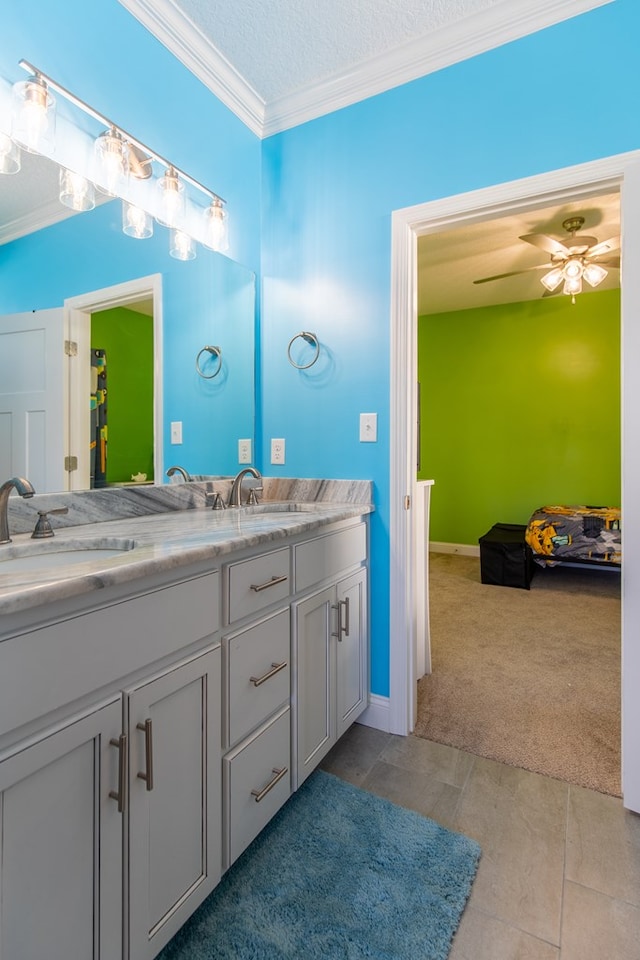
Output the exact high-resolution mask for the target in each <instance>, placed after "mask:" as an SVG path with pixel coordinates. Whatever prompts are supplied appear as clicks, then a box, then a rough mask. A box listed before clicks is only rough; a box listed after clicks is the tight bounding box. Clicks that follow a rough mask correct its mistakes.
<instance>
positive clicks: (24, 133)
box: [11, 66, 56, 154]
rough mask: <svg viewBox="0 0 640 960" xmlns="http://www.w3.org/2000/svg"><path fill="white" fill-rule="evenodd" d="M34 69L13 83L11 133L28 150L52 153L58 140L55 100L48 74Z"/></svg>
mask: <svg viewBox="0 0 640 960" xmlns="http://www.w3.org/2000/svg"><path fill="white" fill-rule="evenodd" d="M28 69H30V70H31V71H32V74H31V76H30V77H28V78H27V79H26V80H20V81H19V82H18V83H14V85H13V117H12V129H11V136H12V138H13V140H15V142H16V143H18V144H20V146H21V147H24V149H25V150H27V151H28V152H29V153H44V154H47V153H51V152H52V151H53V148H54V144H55V128H56V110H55V107H56V102H55V100H54V98H53V97H52V95H51V93H50V92H49V86H48V83H47V78H45V77H44V76H43V75H42V74H41V73H39V71H37V70H34V69H33V67H31V66H29V67H28Z"/></svg>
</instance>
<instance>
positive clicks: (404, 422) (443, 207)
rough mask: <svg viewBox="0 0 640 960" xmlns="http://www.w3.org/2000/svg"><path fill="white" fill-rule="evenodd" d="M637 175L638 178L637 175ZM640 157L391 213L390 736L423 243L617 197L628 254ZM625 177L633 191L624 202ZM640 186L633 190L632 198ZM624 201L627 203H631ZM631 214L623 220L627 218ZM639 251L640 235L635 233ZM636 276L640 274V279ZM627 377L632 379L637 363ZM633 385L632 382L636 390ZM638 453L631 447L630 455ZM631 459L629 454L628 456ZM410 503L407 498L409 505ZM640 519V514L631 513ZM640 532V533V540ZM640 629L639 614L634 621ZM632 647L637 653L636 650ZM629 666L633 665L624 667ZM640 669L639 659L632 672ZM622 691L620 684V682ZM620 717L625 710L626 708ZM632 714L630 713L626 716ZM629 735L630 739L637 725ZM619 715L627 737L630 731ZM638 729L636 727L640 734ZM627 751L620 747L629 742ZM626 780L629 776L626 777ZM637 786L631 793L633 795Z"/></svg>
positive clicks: (629, 294)
mask: <svg viewBox="0 0 640 960" xmlns="http://www.w3.org/2000/svg"><path fill="white" fill-rule="evenodd" d="M634 170H635V174H634ZM638 171H640V150H639V151H632V152H629V153H624V154H618V155H616V156H613V157H607V158H605V159H602V160H596V161H593V162H590V163H585V164H580V165H577V166H573V167H565V168H562V169H560V170H554V171H551V172H549V173H544V174H540V175H537V176H533V177H527V178H525V179H522V180H514V181H511V182H510V183H504V184H498V185H496V186H492V187H487V188H484V189H481V190H475V191H471V192H469V193H462V194H457V195H455V196H451V197H445V198H443V199H440V200H434V201H430V202H427V203H423V204H417V205H416V206H412V207H405V208H404V209H400V210H395V211H393V213H392V223H391V344H390V423H391V427H390V531H389V532H390V583H389V586H390V616H389V644H390V676H389V687H390V697H389V716H388V720H389V730H390V731H391V732H392V733H396V734H400V735H403V736H406V735H407V734H409V733H410V732H411V731H412V730H413V727H414V723H415V718H416V711H417V687H416V681H417V677H416V672H415V662H416V637H415V610H416V605H417V596H418V591H417V584H416V582H415V580H416V576H415V573H416V571H415V565H414V560H413V558H414V557H415V537H416V530H415V519H414V515H413V511H412V510H411V509H410V508H407V503H409V504H411V503H415V497H416V493H417V478H416V470H415V464H416V462H417V461H416V456H417V438H416V435H415V430H414V429H413V425H414V424H415V423H416V417H417V331H418V310H417V291H418V263H417V248H418V237H420V236H423V235H425V234H429V233H437V232H439V231H442V230H445V229H447V228H452V227H454V226H460V225H462V224H465V223H466V224H469V223H474V222H479V221H482V220H492V219H495V218H496V217H500V216H505V215H507V214H509V213H515V212H523V211H526V210H535V209H537V208H542V207H546V206H551V205H553V204H561V203H563V202H565V201H567V200H577V199H583V198H584V199H588V198H589V197H593V196H597V195H598V194H602V193H605V192H613V191H615V190H620V192H621V219H622V222H623V230H624V237H625V242H624V248H626V247H627V243H628V242H629V241H633V246H634V249H638V250H639V252H640V248H636V247H635V243H636V236H635V234H636V230H635V227H634V226H633V223H634V217H633V210H632V209H631V207H632V203H631V200H632V198H633V195H634V194H635V197H636V199H637V198H638V197H639V196H640V173H638ZM625 175H627V177H628V181H629V184H628V185H629V189H628V191H626V192H625V189H624V188H625ZM636 181H637V189H636ZM626 196H628V200H627V201H625V197H626ZM627 210H628V214H627V215H626V216H625V214H626V213H627ZM637 233H638V238H637V240H638V243H640V227H639V228H638V231H637ZM624 248H623V269H624V264H625V262H629V261H630V259H631V252H630V251H629V253H628V255H627V257H626V258H625V254H624ZM636 272H638V271H637V269H636ZM627 273H628V279H629V285H628V289H625V294H626V296H625V295H624V294H623V299H622V330H623V334H624V331H625V321H626V325H627V328H628V329H627V331H626V333H627V336H626V338H625V350H623V351H622V358H621V362H622V368H623V384H624V387H623V401H622V407H623V409H622V414H623V438H622V447H623V454H624V451H625V443H624V438H625V437H629V438H631V430H630V422H631V420H632V418H633V416H634V413H633V411H634V410H635V408H636V406H640V386H639V387H638V388H635V387H634V382H635V381H637V379H638V378H637V375H636V376H635V377H631V376H628V377H626V378H625V377H624V360H625V351H626V355H627V356H628V357H631V353H632V352H631V349H630V347H631V345H632V343H633V344H634V345H635V342H636V340H638V339H639V337H640V335H639V334H636V333H635V330H636V328H637V327H638V326H640V325H638V324H634V323H633V319H634V315H636V314H638V312H639V308H640V280H638V281H636V279H635V277H634V275H633V274H634V270H633V267H632V265H631V264H630V267H629V269H628V271H627ZM628 363H629V373H631V372H632V371H631V360H630V359H629V360H628ZM631 381H633V382H631ZM630 446H632V444H630V443H629V444H627V448H628V447H630ZM627 453H629V451H628V450H627ZM637 460H638V458H636V457H634V458H633V460H632V459H631V457H630V456H629V457H627V456H624V455H623V476H622V503H623V509H625V510H626V505H627V502H629V505H630V506H631V503H632V495H633V483H634V481H635V485H636V488H637V486H638V484H640V462H637ZM407 498H409V499H408V500H407ZM634 509H635V506H634ZM627 520H629V521H630V522H631V523H632V524H633V529H634V530H635V526H636V525H638V526H639V527H640V518H639V520H638V523H637V524H636V520H635V516H633V515H631V513H630V511H629V516H628V517H627V518H626V519H625V529H626V531H627V536H626V537H625V564H624V566H623V593H622V618H623V637H622V642H623V652H625V639H626V641H627V642H626V646H627V647H631V649H633V647H632V644H633V643H634V640H633V639H632V637H631V629H630V617H628V616H625V614H627V613H631V606H630V599H629V595H630V594H631V591H630V590H629V591H625V589H624V586H625V571H627V572H628V570H629V569H633V568H634V567H635V563H636V561H635V558H634V555H635V554H637V555H638V562H640V541H639V540H638V539H637V538H635V543H634V542H633V540H632V537H631V536H629V532H630V528H629V525H628V524H627ZM639 532H640V530H639ZM635 619H636V622H637V623H638V624H640V607H639V610H638V616H637V617H636V618H635ZM635 643H636V645H637V646H639V647H640V644H638V643H637V641H635ZM627 659H628V658H627ZM636 661H637V663H638V667H639V668H640V652H639V653H638V654H637V655H635V656H634V658H633V662H634V663H636ZM623 684H624V677H623ZM623 707H624V704H623ZM629 709H631V706H630V707H629ZM638 712H639V714H640V708H639V709H638ZM634 719H636V720H640V717H638V718H634ZM626 720H627V721H628V722H627V724H626V727H627V729H631V718H630V717H628V716H627V717H626ZM624 721H625V714H624V712H623V730H624V727H625V724H624ZM637 725H638V724H637V723H636V727H637ZM623 745H624V738H623ZM637 765H638V770H637V771H634V770H633V766H632V758H631V756H630V755H627V756H625V752H624V749H623V786H625V784H628V785H630V786H629V788H630V790H631V794H632V795H630V796H629V801H630V802H629V803H627V793H626V792H625V805H627V806H631V808H632V809H636V810H639V809H640V758H638V761H637ZM625 774H627V776H625ZM631 785H633V786H631Z"/></svg>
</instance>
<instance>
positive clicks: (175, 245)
mask: <svg viewBox="0 0 640 960" xmlns="http://www.w3.org/2000/svg"><path fill="white" fill-rule="evenodd" d="M169 253H170V255H171V256H172V257H173V258H174V259H175V260H195V258H196V244H195V241H194V239H193V237H191V236H189V234H188V233H185V232H184V230H175V229H174V230H171V232H170V240H169Z"/></svg>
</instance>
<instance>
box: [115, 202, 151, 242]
mask: <svg viewBox="0 0 640 960" xmlns="http://www.w3.org/2000/svg"><path fill="white" fill-rule="evenodd" d="M122 231H123V233H126V235H127V236H128V237H135V239H136V240H146V239H147V237H151V236H152V235H153V217H152V216H151V214H150V213H147V211H146V210H143V209H142V207H137V206H136V205H135V203H128V202H127V201H126V200H123V201H122Z"/></svg>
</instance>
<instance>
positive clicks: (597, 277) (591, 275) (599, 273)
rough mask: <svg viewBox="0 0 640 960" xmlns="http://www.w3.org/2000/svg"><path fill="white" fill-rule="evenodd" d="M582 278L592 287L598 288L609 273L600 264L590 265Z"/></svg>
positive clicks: (585, 269)
mask: <svg viewBox="0 0 640 960" xmlns="http://www.w3.org/2000/svg"><path fill="white" fill-rule="evenodd" d="M582 276H583V277H584V279H585V280H586V281H587V283H588V284H589V285H590V286H592V287H597V286H598V284H599V283H602V281H603V280H604V278H605V277H606V276H608V271H607V270H605V269H604V267H601V266H600V264H599V263H588V264H587V265H586V266H585V268H584V273H583V274H582Z"/></svg>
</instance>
